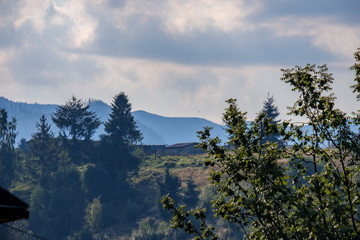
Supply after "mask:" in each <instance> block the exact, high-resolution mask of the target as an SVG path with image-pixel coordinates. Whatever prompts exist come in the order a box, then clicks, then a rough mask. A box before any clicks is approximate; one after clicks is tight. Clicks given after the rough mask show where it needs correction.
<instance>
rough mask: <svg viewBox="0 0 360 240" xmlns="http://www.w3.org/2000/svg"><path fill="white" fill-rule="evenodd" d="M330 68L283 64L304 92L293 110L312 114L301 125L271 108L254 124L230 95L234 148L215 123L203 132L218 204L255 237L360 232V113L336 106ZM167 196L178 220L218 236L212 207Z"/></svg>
mask: <svg viewBox="0 0 360 240" xmlns="http://www.w3.org/2000/svg"><path fill="white" fill-rule="evenodd" d="M355 60H356V63H355V64H354V65H353V66H352V67H351V69H353V70H355V72H356V75H355V76H356V77H355V85H353V86H352V88H353V90H354V92H355V93H357V94H359V93H360V78H359V73H360V65H359V63H360V49H359V51H357V52H356V53H355ZM327 71H328V69H327V67H326V65H322V66H316V65H310V64H309V65H306V66H305V67H299V66H296V67H295V68H292V69H283V70H282V72H283V78H282V79H281V80H282V81H284V82H285V83H287V84H290V86H291V87H292V91H296V92H298V94H299V98H298V100H297V101H296V102H295V103H294V105H293V106H292V107H291V108H290V112H289V114H291V115H293V116H296V117H303V118H304V119H306V122H305V123H304V124H302V125H300V126H299V125H295V124H292V123H290V122H286V121H284V122H282V123H276V122H274V121H273V119H272V118H271V116H269V115H268V114H264V111H262V112H261V113H260V114H258V116H257V118H256V119H255V120H254V121H253V122H251V123H250V124H247V122H246V113H245V112H242V111H240V110H239V109H238V107H237V104H236V100H235V99H230V100H228V101H227V102H228V104H229V106H228V108H227V109H226V111H225V113H224V116H223V119H224V122H225V123H226V125H227V126H228V127H227V132H228V134H229V139H230V140H229V142H228V144H229V146H230V150H229V148H227V147H225V146H220V145H219V143H220V141H219V139H218V138H211V137H210V130H209V129H205V130H204V131H202V132H200V133H199V134H200V139H201V141H202V142H201V144H200V146H201V147H202V148H203V149H204V150H206V151H207V153H208V154H209V156H210V157H209V159H208V160H207V162H206V164H207V165H208V166H212V167H213V170H212V171H211V173H210V180H211V183H212V184H213V185H214V186H215V187H216V190H217V192H218V194H219V197H218V198H217V199H216V200H214V201H213V202H212V208H213V211H214V213H215V215H216V216H218V217H221V218H223V219H224V220H226V221H228V222H230V223H232V224H234V225H236V226H237V227H238V228H239V229H240V231H242V232H243V233H244V236H245V238H247V239H359V238H360V229H359V228H360V221H359V220H360V215H359V213H358V209H359V207H360V201H359V199H360V198H359V197H360V193H359V187H360V178H359V170H360V169H359V167H360V158H359V157H360V155H359V154H360V135H359V130H360V122H359V114H358V113H354V114H352V115H347V114H346V113H344V112H342V111H341V110H340V109H337V108H336V107H335V102H334V101H335V96H334V94H333V93H332V88H331V84H332V83H333V77H332V74H330V73H328V72H327ZM358 99H359V95H358ZM305 125H306V126H307V127H308V128H305ZM306 129H308V130H306ZM269 135H280V136H281V139H282V140H283V141H287V142H289V143H291V146H289V147H285V146H280V145H279V143H278V142H274V141H264V139H266V137H267V136H269ZM162 202H163V204H164V208H166V209H168V210H170V211H172V212H173V219H172V226H173V227H175V228H182V229H184V230H185V231H186V232H188V233H189V234H191V235H193V236H194V239H217V238H218V234H217V231H216V229H215V228H214V227H212V226H211V225H208V224H207V221H206V215H205V212H206V209H201V208H196V209H192V210H189V211H188V210H186V209H185V206H183V205H182V206H179V207H177V206H176V205H175V202H174V200H172V199H171V198H170V197H169V196H165V197H164V198H163V199H162ZM191 216H193V217H195V218H196V219H198V220H199V223H198V224H199V225H196V221H193V220H192V219H191Z"/></svg>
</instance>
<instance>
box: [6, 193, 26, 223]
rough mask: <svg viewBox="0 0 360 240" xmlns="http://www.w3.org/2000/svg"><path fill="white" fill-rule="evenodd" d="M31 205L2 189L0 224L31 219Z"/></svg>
mask: <svg viewBox="0 0 360 240" xmlns="http://www.w3.org/2000/svg"><path fill="white" fill-rule="evenodd" d="M28 208H29V205H28V204H27V203H25V202H23V201H21V200H20V199H19V198H17V197H15V196H14V195H12V194H11V193H9V192H8V191H6V190H5V189H3V188H2V187H0V223H5V222H10V221H15V220H19V219H23V218H29V211H28V210H27V209H28Z"/></svg>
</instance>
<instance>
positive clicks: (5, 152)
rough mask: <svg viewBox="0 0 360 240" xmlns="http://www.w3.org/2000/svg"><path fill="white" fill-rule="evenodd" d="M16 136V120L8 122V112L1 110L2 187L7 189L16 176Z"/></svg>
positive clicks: (0, 160)
mask: <svg viewBox="0 0 360 240" xmlns="http://www.w3.org/2000/svg"><path fill="white" fill-rule="evenodd" d="M16 134H17V133H16V119H15V118H12V120H11V121H8V115H7V112H6V110H5V109H0V185H1V186H3V187H5V188H7V187H8V186H9V185H10V183H11V181H12V178H13V175H14V174H13V173H14V168H15V163H14V161H15V153H14V144H15V138H16Z"/></svg>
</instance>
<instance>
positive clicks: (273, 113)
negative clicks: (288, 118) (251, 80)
mask: <svg viewBox="0 0 360 240" xmlns="http://www.w3.org/2000/svg"><path fill="white" fill-rule="evenodd" d="M274 102H275V100H274V97H273V96H270V94H269V93H268V95H267V99H266V101H265V102H264V105H263V108H262V110H261V112H260V114H265V117H267V118H269V120H270V123H272V124H278V123H279V122H280V120H276V119H277V117H278V116H279V115H280V113H279V110H278V108H277V107H276V106H275V104H274ZM263 134H264V135H265V136H264V139H263V141H264V142H266V141H271V142H277V143H279V144H280V145H282V144H283V142H282V141H281V140H280V139H279V138H280V134H276V135H266V133H263Z"/></svg>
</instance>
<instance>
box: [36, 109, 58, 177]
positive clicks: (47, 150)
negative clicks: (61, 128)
mask: <svg viewBox="0 0 360 240" xmlns="http://www.w3.org/2000/svg"><path fill="white" fill-rule="evenodd" d="M36 128H37V132H36V133H34V134H32V139H31V141H30V143H31V144H30V150H31V153H32V154H33V155H34V156H36V157H38V158H39V160H40V169H41V179H42V180H44V179H45V178H46V176H48V175H49V174H50V172H51V170H53V169H54V168H56V162H57V161H56V147H55V146H54V144H55V142H56V139H54V133H53V132H52V131H51V125H50V124H48V123H47V119H46V117H45V116H44V115H42V116H41V118H40V122H38V123H36Z"/></svg>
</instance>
